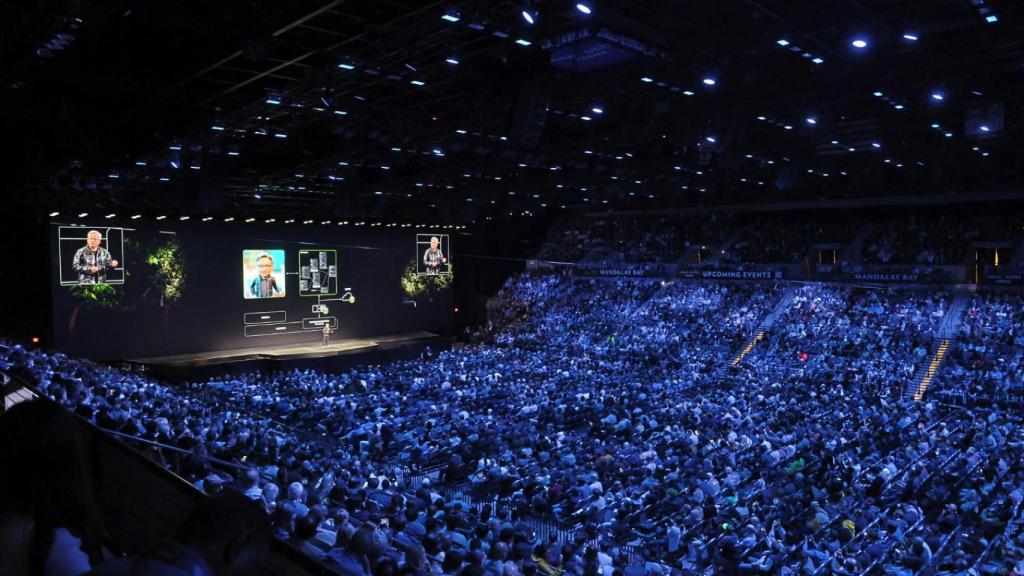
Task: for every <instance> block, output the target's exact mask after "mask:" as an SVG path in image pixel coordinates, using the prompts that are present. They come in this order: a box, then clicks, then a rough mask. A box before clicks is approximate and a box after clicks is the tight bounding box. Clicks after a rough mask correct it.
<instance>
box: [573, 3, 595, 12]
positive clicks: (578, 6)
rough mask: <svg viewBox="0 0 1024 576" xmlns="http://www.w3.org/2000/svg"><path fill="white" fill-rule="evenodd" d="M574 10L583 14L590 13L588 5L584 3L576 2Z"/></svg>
mask: <svg viewBox="0 0 1024 576" xmlns="http://www.w3.org/2000/svg"><path fill="white" fill-rule="evenodd" d="M576 9H577V10H579V11H580V12H582V13H584V14H590V13H591V12H592V10H591V9H590V5H589V4H587V3H586V2H577V3H576Z"/></svg>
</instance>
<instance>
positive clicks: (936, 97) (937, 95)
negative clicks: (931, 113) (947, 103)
mask: <svg viewBox="0 0 1024 576" xmlns="http://www.w3.org/2000/svg"><path fill="white" fill-rule="evenodd" d="M945 99H946V97H945V95H943V94H942V92H932V100H936V101H938V102H942V101H943V100H945Z"/></svg>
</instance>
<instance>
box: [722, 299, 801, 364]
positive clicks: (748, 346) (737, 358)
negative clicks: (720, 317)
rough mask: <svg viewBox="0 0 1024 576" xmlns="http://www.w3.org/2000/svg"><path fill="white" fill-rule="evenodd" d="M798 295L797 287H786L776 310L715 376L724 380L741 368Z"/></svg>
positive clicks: (766, 316)
mask: <svg viewBox="0 0 1024 576" xmlns="http://www.w3.org/2000/svg"><path fill="white" fill-rule="evenodd" d="M795 294H796V287H794V286H792V285H789V286H786V289H785V291H784V292H783V293H782V297H781V298H780V299H779V301H778V303H777V304H775V308H773V309H772V311H771V312H769V313H768V314H767V315H765V317H764V318H762V319H761V323H760V324H758V325H757V328H755V329H754V335H753V336H752V337H751V338H750V340H748V341H747V342H746V343H745V344H744V345H743V346H742V347H741V348H740V349H739V350H738V351H737V352H736V353H735V354H733V355H732V359H731V360H729V363H728V364H723V365H721V366H719V367H718V370H717V371H716V373H715V376H717V377H719V378H722V377H724V376H725V373H726V371H727V370H728V369H729V368H731V367H734V366H739V364H740V362H743V359H744V358H745V357H746V356H747V354H750V352H751V351H752V350H753V349H754V348H755V347H756V346H757V343H758V342H760V341H762V340H764V339H765V336H766V335H767V334H768V330H769V329H770V328H771V327H772V326H773V325H774V324H775V321H776V320H778V319H779V317H780V316H782V315H783V314H784V313H785V312H786V310H787V309H789V305H790V304H791V303H792V302H793V296H794V295H795Z"/></svg>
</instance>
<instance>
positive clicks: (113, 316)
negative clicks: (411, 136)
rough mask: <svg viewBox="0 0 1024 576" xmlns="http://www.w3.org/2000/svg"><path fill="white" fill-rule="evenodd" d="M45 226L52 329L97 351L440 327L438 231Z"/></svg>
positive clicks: (447, 250)
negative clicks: (325, 332)
mask: <svg viewBox="0 0 1024 576" xmlns="http://www.w3.org/2000/svg"><path fill="white" fill-rule="evenodd" d="M161 224H162V223H160V222H156V223H151V224H150V225H144V224H141V223H137V222H133V223H132V225H131V226H129V225H127V224H126V225H124V226H113V225H110V224H104V225H102V226H101V225H98V224H96V223H91V222H81V223H79V222H73V223H59V222H54V223H52V224H51V228H52V230H51V240H52V244H51V260H52V268H53V272H54V274H53V275H54V278H55V281H54V282H53V316H54V332H55V333H54V341H55V343H56V345H57V347H58V348H59V349H61V350H64V351H66V352H68V353H74V354H82V355H87V356H90V357H93V358H97V359H103V360H115V359H134V358H144V357H153V356H166V355H173V354H186V353H195V352H207V351H217V350H229V349H237V348H246V347H252V346H273V345H279V344H298V343H313V342H319V340H320V337H321V332H322V330H323V327H324V325H325V324H326V325H328V326H329V327H330V329H331V330H332V332H334V335H333V336H332V338H334V339H338V338H365V337H373V336H383V335H389V334H399V333H406V332H414V331H420V330H427V331H446V330H448V329H449V327H450V325H451V321H452V314H451V313H452V281H453V276H454V275H453V273H452V270H453V263H452V254H451V248H452V247H451V238H450V236H449V235H448V234H445V233H443V232H442V231H440V230H415V229H397V230H396V229H390V228H388V229H375V228H353V227H348V228H343V227H338V228H332V227H321V226H301V225H292V226H288V225H277V226H275V225H253V224H229V223H215V222H191V223H189V222H183V223H180V225H175V226H172V225H166V226H163V225H161Z"/></svg>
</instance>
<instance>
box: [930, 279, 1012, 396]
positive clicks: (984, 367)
mask: <svg viewBox="0 0 1024 576" xmlns="http://www.w3.org/2000/svg"><path fill="white" fill-rule="evenodd" d="M938 384H939V386H938V388H939V392H940V393H942V394H943V395H944V396H948V399H949V401H952V402H959V403H965V404H966V403H970V404H972V405H978V404H979V403H980V404H991V403H992V402H993V401H996V402H998V403H1000V404H1002V405H1004V406H1006V407H1007V408H1009V409H1017V410H1019V409H1020V408H1021V407H1022V406H1024V298H1021V295H1020V294H1018V293H997V294H977V295H975V296H973V297H972V299H971V301H970V304H969V305H968V307H967V309H966V310H965V311H964V316H963V320H962V322H961V324H960V333H959V335H958V337H957V339H956V341H955V343H954V344H953V346H952V348H951V350H950V352H949V358H948V359H947V360H946V362H945V364H944V366H943V372H942V375H941V377H940V378H939V380H938Z"/></svg>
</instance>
